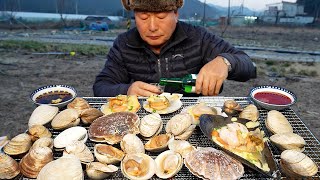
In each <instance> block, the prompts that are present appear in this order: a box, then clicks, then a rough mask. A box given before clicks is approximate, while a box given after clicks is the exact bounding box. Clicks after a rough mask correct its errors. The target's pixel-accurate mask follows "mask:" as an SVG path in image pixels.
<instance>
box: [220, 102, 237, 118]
mask: <svg viewBox="0 0 320 180" xmlns="http://www.w3.org/2000/svg"><path fill="white" fill-rule="evenodd" d="M223 111H224V112H225V113H226V114H228V115H231V116H233V115H236V114H238V113H239V112H241V111H242V107H241V105H240V104H239V103H237V102H236V101H235V100H226V101H225V102H224V104H223Z"/></svg>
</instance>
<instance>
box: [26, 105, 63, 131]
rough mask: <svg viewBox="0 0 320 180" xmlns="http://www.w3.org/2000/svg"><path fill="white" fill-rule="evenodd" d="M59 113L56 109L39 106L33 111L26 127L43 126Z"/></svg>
mask: <svg viewBox="0 0 320 180" xmlns="http://www.w3.org/2000/svg"><path fill="white" fill-rule="evenodd" d="M58 112H59V108H58V107H54V106H49V105H40V106H38V107H37V108H36V109H35V110H33V112H32V114H31V116H30V118H29V123H28V126H29V127H31V126H33V125H36V124H39V125H44V124H47V123H48V122H50V121H51V120H52V119H53V118H54V117H55V116H56V115H57V114H58Z"/></svg>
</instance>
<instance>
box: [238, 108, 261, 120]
mask: <svg viewBox="0 0 320 180" xmlns="http://www.w3.org/2000/svg"><path fill="white" fill-rule="evenodd" d="M239 117H240V118H244V119H249V120H251V121H257V120H258V119H259V111H258V108H257V107H256V106H255V105H253V104H249V105H248V106H247V107H245V108H244V109H243V111H242V112H241V113H240V114H239Z"/></svg>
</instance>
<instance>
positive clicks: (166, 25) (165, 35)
mask: <svg viewBox="0 0 320 180" xmlns="http://www.w3.org/2000/svg"><path fill="white" fill-rule="evenodd" d="M135 20H136V26H137V29H138V31H139V33H140V36H141V38H142V39H143V40H144V41H145V42H147V43H148V44H149V45H150V46H151V49H153V50H155V51H158V52H160V49H161V47H162V46H163V45H164V44H165V43H166V42H167V41H168V40H169V39H170V37H171V35H172V33H173V31H174V30H175V28H176V23H177V22H178V13H177V12H175V11H167V12H141V11H135Z"/></svg>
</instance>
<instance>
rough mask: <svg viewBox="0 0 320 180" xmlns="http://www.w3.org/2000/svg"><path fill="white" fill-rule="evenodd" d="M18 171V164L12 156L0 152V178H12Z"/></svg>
mask: <svg viewBox="0 0 320 180" xmlns="http://www.w3.org/2000/svg"><path fill="white" fill-rule="evenodd" d="M19 173H20V168H19V164H18V163H17V161H15V160H14V159H13V158H12V157H10V156H8V155H6V154H4V153H0V179H13V178H14V177H16V176H17V175H18V174H19Z"/></svg>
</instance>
